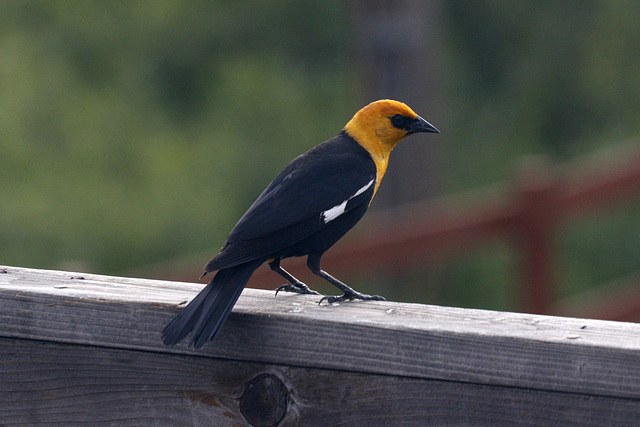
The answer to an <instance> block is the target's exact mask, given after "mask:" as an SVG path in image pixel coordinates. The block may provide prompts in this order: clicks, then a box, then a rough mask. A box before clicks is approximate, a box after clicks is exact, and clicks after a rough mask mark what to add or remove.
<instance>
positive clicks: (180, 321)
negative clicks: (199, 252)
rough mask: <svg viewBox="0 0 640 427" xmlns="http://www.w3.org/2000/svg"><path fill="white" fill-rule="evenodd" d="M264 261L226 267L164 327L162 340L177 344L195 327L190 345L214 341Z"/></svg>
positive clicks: (166, 342) (194, 346)
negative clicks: (245, 287)
mask: <svg viewBox="0 0 640 427" xmlns="http://www.w3.org/2000/svg"><path fill="white" fill-rule="evenodd" d="M263 262H264V261H252V262H248V263H245V264H240V265H237V266H234V267H230V268H225V269H222V270H220V271H218V273H216V275H215V276H214V277H213V279H211V281H210V282H209V284H208V285H207V286H206V287H205V288H204V289H203V290H202V291H201V292H200V293H199V294H198V295H196V297H195V298H194V299H193V300H192V301H191V302H190V303H189V304H188V305H187V306H186V307H185V308H184V309H183V310H182V311H181V312H180V313H178V315H177V316H176V317H175V318H174V319H173V320H172V321H171V322H169V324H168V325H167V326H166V327H165V328H164V330H163V331H162V341H163V342H164V344H165V345H174V344H177V343H178V342H180V341H182V340H183V339H184V337H186V336H187V335H188V334H189V332H191V331H192V330H193V331H194V332H193V335H192V336H191V342H190V343H189V346H190V347H193V348H196V349H198V348H200V347H202V346H203V345H204V344H206V343H207V342H209V341H211V340H212V339H213V337H214V336H215V335H216V333H217V332H218V330H219V329H220V326H222V324H223V323H224V321H225V320H226V318H227V316H228V315H229V313H230V312H231V308H232V307H233V306H234V304H235V303H236V301H237V300H238V297H239V296H240V294H241V293H242V289H244V286H245V285H246V284H247V282H248V281H249V279H250V278H251V275H252V274H253V272H254V271H255V270H256V268H258V267H259V266H260V265H261V264H262V263H263Z"/></svg>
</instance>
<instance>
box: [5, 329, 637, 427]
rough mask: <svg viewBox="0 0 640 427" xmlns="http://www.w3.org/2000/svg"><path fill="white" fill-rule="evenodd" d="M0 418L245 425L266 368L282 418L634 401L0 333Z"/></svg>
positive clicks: (551, 419)
mask: <svg viewBox="0 0 640 427" xmlns="http://www.w3.org/2000/svg"><path fill="white" fill-rule="evenodd" d="M0 357H1V358H2V360H3V361H4V362H3V364H2V367H1V368H0V422H2V425H5V426H15V425H30V426H38V425H52V424H60V425H67V426H69V425H88V424H90V425H118V426H136V427H137V426H143V425H144V426H147V425H156V426H191V425H193V426H226V425H237V426H246V425H249V424H248V423H247V422H246V421H245V420H244V419H243V417H242V416H241V415H240V410H239V402H240V397H241V396H242V394H243V392H244V389H245V386H246V384H247V383H248V382H249V381H251V379H252V378H255V377H256V376H259V375H261V374H263V373H265V372H266V373H269V374H270V375H274V376H276V377H278V378H280V379H281V380H282V381H283V382H284V384H285V386H286V388H287V389H288V391H289V396H288V403H287V412H286V415H285V417H284V418H283V419H282V421H281V423H280V425H282V426H289V425H300V426H339V425H343V426H371V425H376V426H377V425H388V426H403V425H404V426H411V425H415V426H424V425H460V424H473V425H515V424H519V425H561V424H565V425H570V424H573V425H584V426H603V425H621V424H626V423H627V422H628V421H629V420H633V419H637V416H638V415H639V414H640V409H639V406H638V402H637V401H634V400H629V399H622V400H617V399H614V398H607V397H601V396H590V395H581V394H567V393H557V392H547V391H540V390H530V389H521V388H513V387H499V386H488V385H482V384H466V383H459V382H449V381H439V380H424V379H415V378H406V377H395V376H388V375H369V374H359V373H352V372H343V371H329V370H324V369H314V368H297V367H289V366H279V365H271V364H257V363H248V362H234V361H230V360H222V359H215V358H206V357H197V356H193V355H177V354H172V355H163V357H158V354H155V353H152V352H146V351H138V350H136V351H131V350H119V349H106V348H100V347H95V346H87V345H70V344H58V343H47V342H42V341H31V342H29V341H26V340H15V339H0Z"/></svg>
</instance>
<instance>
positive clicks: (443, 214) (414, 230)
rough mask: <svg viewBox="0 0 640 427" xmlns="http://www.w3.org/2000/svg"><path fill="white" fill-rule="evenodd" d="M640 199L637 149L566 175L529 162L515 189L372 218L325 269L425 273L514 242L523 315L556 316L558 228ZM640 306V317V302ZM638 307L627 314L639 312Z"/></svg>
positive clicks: (330, 255)
mask: <svg viewBox="0 0 640 427" xmlns="http://www.w3.org/2000/svg"><path fill="white" fill-rule="evenodd" d="M639 195H640V149H638V148H637V147H636V146H631V147H629V146H624V147H621V148H620V147H619V148H617V149H615V150H608V151H607V152H606V153H599V154H598V155H597V156H595V157H594V156H589V157H588V158H586V159H582V160H580V161H578V162H573V163H572V164H571V165H569V166H566V165H565V166H563V167H554V166H549V165H547V164H545V163H544V162H543V161H541V160H540V159H537V160H534V161H528V162H525V163H524V165H523V167H522V169H521V170H520V173H519V175H518V177H517V179H516V180H514V182H513V183H512V184H510V185H500V186H496V187H493V188H490V189H485V190H481V191H475V192H473V193H472V195H471V196H467V197H460V196H457V197H455V198H446V199H443V200H438V201H427V202H421V203H417V204H413V205H410V206H405V207H402V208H399V209H393V210H390V211H383V212H372V213H370V214H369V215H368V218H367V220H366V221H367V224H368V226H367V227H366V234H365V233H363V232H360V233H355V234H354V235H352V236H349V235H348V236H347V237H345V239H344V241H343V242H340V243H338V244H337V245H336V247H334V248H332V249H331V250H329V251H328V252H327V253H326V254H325V255H324V257H323V263H322V265H323V268H326V269H327V270H328V271H331V272H332V273H334V272H335V273H336V274H341V273H348V272H353V271H354V270H358V269H366V270H369V271H370V270H375V271H385V270H386V271H394V270H398V269H401V268H403V267H409V266H415V265H416V264H420V265H424V264H425V263H428V262H429V261H431V260H434V259H437V258H438V257H442V256H446V255H447V254H450V253H451V252H453V251H456V250H460V249H461V248H463V247H469V246H472V245H478V244H482V243H484V242H486V240H487V239H493V238H497V237H498V238H511V239H512V240H513V242H515V244H516V245H517V246H518V247H519V253H520V254H521V266H520V272H521V273H520V281H521V292H520V295H521V297H520V306H521V309H522V310H523V311H525V312H530V313H552V312H554V310H555V307H556V295H555V290H556V284H555V275H554V271H555V266H554V258H555V257H554V253H553V243H554V239H555V235H556V231H557V230H556V228H557V227H559V226H561V225H562V222H563V221H566V220H568V219H570V218H571V217H572V216H575V215H577V214H582V213H586V212H589V211H594V210H600V209H603V208H605V207H607V206H608V205H611V204H613V203H616V202H618V201H620V200H624V199H628V198H629V197H632V196H639ZM360 230H362V227H361V228H360ZM285 268H287V270H289V271H290V272H291V273H292V274H294V275H303V276H304V275H305V273H306V271H305V270H306V267H305V259H294V260H287V262H286V265H285ZM273 283H274V278H273V273H271V272H269V271H268V269H266V268H260V269H259V270H258V271H256V273H255V274H254V277H253V278H252V280H251V282H250V286H253V287H266V288H273ZM636 294H637V293H636ZM614 299H615V298H614ZM633 303H635V306H634V307H637V308H636V309H635V311H638V312H640V301H637V302H635V301H634V302H633ZM633 303H632V304H633ZM634 307H626V308H625V309H626V310H627V311H631V312H634ZM610 314H611V313H610Z"/></svg>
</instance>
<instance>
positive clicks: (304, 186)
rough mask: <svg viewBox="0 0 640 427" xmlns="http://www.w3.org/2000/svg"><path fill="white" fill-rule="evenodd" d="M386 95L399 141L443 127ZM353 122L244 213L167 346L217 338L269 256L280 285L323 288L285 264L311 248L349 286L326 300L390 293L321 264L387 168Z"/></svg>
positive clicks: (313, 258) (166, 338) (384, 119)
mask: <svg viewBox="0 0 640 427" xmlns="http://www.w3.org/2000/svg"><path fill="white" fill-rule="evenodd" d="M383 102H385V104H384V105H382V106H383V107H388V104H389V103H395V104H399V105H400V107H398V106H396V105H395V104H392V107H393V108H392V110H393V111H395V110H397V109H398V108H400V111H402V112H404V113H405V115H402V114H401V117H398V115H397V114H396V115H394V116H383V115H379V116H380V117H379V118H378V121H379V122H380V123H382V125H381V126H382V127H381V128H380V129H382V130H385V129H386V127H389V128H391V129H394V132H396V133H397V136H396V135H395V134H394V135H393V141H394V142H393V145H395V143H397V141H399V140H400V139H402V138H403V137H404V136H406V135H407V134H410V133H413V132H416V131H422V132H433V131H436V132H437V130H435V128H433V126H431V125H430V124H428V123H427V122H426V121H424V119H422V118H420V117H419V116H417V115H416V114H415V113H413V111H411V110H410V109H409V108H408V107H406V106H405V105H404V104H401V103H397V102H396V101H378V103H383ZM374 104H375V103H372V104H370V105H369V106H368V107H365V109H363V110H361V112H363V111H365V112H367V113H369V114H370V113H371V111H370V110H367V108H370V107H371V106H372V105H373V106H374V107H376V108H380V106H381V105H378V106H376V105H374ZM376 111H377V110H374V111H373V112H374V113H375V112H376ZM361 112H359V113H358V114H360V113H361ZM357 117H358V115H356V116H354V119H355V118H357ZM366 117H367V120H369V118H368V116H366ZM376 117H377V116H376ZM352 122H353V120H352ZM352 122H350V124H351V123H352ZM350 124H348V125H347V127H345V130H343V131H342V132H341V133H340V134H338V135H337V136H336V137H334V138H332V139H330V140H328V141H325V142H323V143H322V144H320V145H318V146H316V147H314V148H312V149H311V150H309V151H307V152H306V153H304V154H302V155H301V156H299V157H297V158H296V159H294V160H293V161H292V162H291V163H289V164H288V165H287V166H286V167H285V168H284V169H283V170H282V172H280V173H279V174H278V176H276V178H275V179H274V180H273V181H272V182H271V183H270V184H269V185H268V186H267V188H266V189H265V190H264V191H263V192H262V194H261V195H260V196H259V197H258V199H257V200H256V201H255V202H254V203H253V205H251V207H250V208H249V209H248V210H247V212H246V213H245V214H244V215H243V216H242V218H240V220H239V221H238V223H237V224H236V226H235V227H234V228H233V230H232V231H231V233H230V234H229V236H228V237H227V240H226V241H225V243H224V245H223V247H222V249H221V250H220V253H219V254H218V255H217V256H216V257H214V258H213V259H212V260H211V261H209V263H208V264H207V265H206V267H205V274H207V273H210V272H214V271H217V273H216V274H215V276H214V277H213V278H212V279H211V281H210V282H209V283H208V284H207V286H206V287H205V288H204V289H203V290H202V291H201V292H200V293H199V294H198V295H197V296H196V297H195V298H194V299H193V300H192V301H191V302H190V303H189V304H188V305H187V307H185V308H184V309H183V311H182V312H180V313H179V314H178V315H177V316H176V317H175V318H174V319H173V320H172V321H171V322H170V323H169V324H168V325H167V326H166V327H165V329H164V331H163V333H162V338H163V342H164V343H165V344H166V345H173V344H176V343H177V342H179V341H181V340H182V339H184V338H185V337H186V336H187V335H188V334H189V333H190V332H191V331H193V334H192V337H191V341H190V344H191V346H193V347H195V348H199V347H201V346H202V345H204V344H205V343H206V342H208V341H210V340H211V339H213V337H214V336H215V334H216V333H217V331H218V330H219V328H220V326H221V325H222V324H223V323H224V320H225V319H226V318H227V316H228V315H229V313H230V311H231V308H232V307H233V305H234V304H235V302H236V301H237V299H238V297H239V296H240V294H241V292H242V289H243V288H244V286H245V285H246V283H247V282H248V281H249V279H250V277H251V275H252V273H253V272H254V271H255V269H257V268H258V267H259V266H260V265H261V264H263V263H264V262H268V263H269V267H270V268H271V269H272V270H273V271H275V272H276V273H278V274H280V275H281V276H282V277H284V278H285V279H287V281H288V282H289V283H288V284H287V285H283V286H281V287H280V288H278V290H286V291H292V292H298V293H312V294H317V293H316V292H314V291H312V290H310V289H309V288H308V287H307V286H306V285H305V284H304V283H302V282H300V281H299V280H297V279H296V278H295V277H293V276H291V275H290V274H289V273H287V272H286V271H285V270H284V269H282V267H280V260H281V259H283V258H288V257H294V256H304V255H306V256H308V258H307V265H308V266H309V268H310V270H311V271H312V272H313V273H315V274H316V275H318V276H320V277H322V278H324V279H325V280H327V281H329V282H331V283H332V284H334V285H335V286H337V287H338V288H339V289H341V290H342V291H343V292H344V295H342V296H340V297H324V298H323V299H322V300H321V302H322V301H323V300H328V301H329V302H333V301H343V300H349V299H365V300H383V299H384V298H382V297H379V296H377V295H373V296H371V295H364V294H361V293H358V292H356V291H354V290H353V289H351V288H349V287H348V286H347V285H345V284H344V283H342V282H340V281H339V280H337V279H335V278H334V277H332V276H331V275H329V274H328V273H326V272H325V271H323V270H321V269H320V259H321V257H322V254H323V253H324V252H325V251H326V250H327V249H329V248H330V247H331V246H332V245H333V244H334V243H335V242H337V241H338V240H339V239H340V238H341V237H342V236H343V235H344V234H345V233H346V232H347V231H349V230H350V229H351V228H352V227H353V226H354V225H355V224H356V223H357V222H358V221H359V220H360V218H362V216H363V215H364V213H365V212H366V210H367V208H368V206H369V203H370V202H371V199H372V198H373V195H374V193H375V191H376V189H377V184H378V183H379V180H380V178H381V177H382V175H381V174H384V170H385V169H386V161H387V160H386V159H384V162H385V164H384V168H383V169H382V172H380V166H379V161H377V160H376V156H374V155H373V154H372V151H373V150H374V148H375V147H374V148H371V147H372V146H371V145H370V144H369V145H367V144H363V141H360V140H356V139H355V138H354V137H352V136H351V134H350V133H349V132H348V131H349V126H350ZM356 124H358V123H357V121H356ZM367 126H370V125H368V124H367ZM384 126H386V127H384ZM380 129H378V130H380ZM415 129H418V130H415ZM356 130H357V129H356ZM365 130H366V129H365ZM374 130H375V129H374ZM374 142H376V141H374ZM393 145H391V146H390V148H389V149H388V152H390V151H391V149H392V148H393ZM384 149H386V147H385V148H384ZM383 151H384V150H383ZM387 158H388V155H387ZM203 276H204V275H203Z"/></svg>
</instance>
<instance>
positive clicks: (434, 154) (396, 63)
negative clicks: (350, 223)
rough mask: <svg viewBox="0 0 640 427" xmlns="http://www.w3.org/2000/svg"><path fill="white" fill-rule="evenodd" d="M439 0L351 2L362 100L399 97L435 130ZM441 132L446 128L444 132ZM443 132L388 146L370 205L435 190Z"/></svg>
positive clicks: (440, 109)
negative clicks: (380, 179) (387, 161)
mask: <svg viewBox="0 0 640 427" xmlns="http://www.w3.org/2000/svg"><path fill="white" fill-rule="evenodd" d="M440 15H441V12H440V2H439V1H420V0H400V1H397V0H396V1H387V0H374V1H369V0H356V1H353V2H351V22H352V28H353V34H354V40H355V43H354V44H353V47H354V50H355V51H354V53H353V55H352V58H353V59H354V67H355V69H356V71H357V73H358V77H359V79H360V80H361V81H363V94H362V98H363V102H365V103H366V102H370V101H374V100H376V99H381V98H391V99H396V100H398V101H403V102H405V103H407V104H408V105H409V106H410V107H412V108H413V109H414V110H415V111H416V112H417V113H418V114H420V115H422V116H423V117H425V118H426V119H427V120H428V121H430V122H431V123H433V124H434V125H435V126H436V127H438V128H439V129H440V131H445V129H443V128H442V123H443V122H444V120H443V117H444V105H443V102H442V99H441V97H440V96H439V90H438V87H439V84H438V77H437V75H438V64H439V58H440V56H441V52H442V49H441V46H440V40H441V20H440V19H439V16H440ZM444 136H446V132H445V135H444ZM442 140H443V135H438V136H434V135H428V136H424V135H420V136H413V137H412V138H411V139H409V140H408V141H405V142H404V143H401V144H399V145H398V147H397V148H396V149H395V150H394V152H393V154H392V156H391V161H390V166H389V169H388V170H387V173H386V175H385V178H384V181H383V184H382V186H381V187H380V191H379V192H378V194H377V195H376V201H375V207H377V208H380V207H384V206H392V205H399V204H403V203H407V202H412V201H416V200H422V199H426V198H428V197H431V196H433V195H434V194H437V193H439V188H440V179H439V176H440V175H441V174H440V168H441V164H440V163H441V162H440V161H439V159H440V150H439V144H441V142H442Z"/></svg>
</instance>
